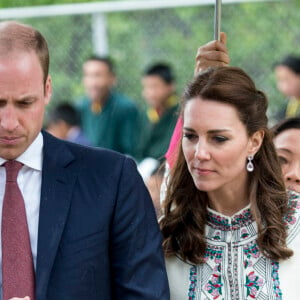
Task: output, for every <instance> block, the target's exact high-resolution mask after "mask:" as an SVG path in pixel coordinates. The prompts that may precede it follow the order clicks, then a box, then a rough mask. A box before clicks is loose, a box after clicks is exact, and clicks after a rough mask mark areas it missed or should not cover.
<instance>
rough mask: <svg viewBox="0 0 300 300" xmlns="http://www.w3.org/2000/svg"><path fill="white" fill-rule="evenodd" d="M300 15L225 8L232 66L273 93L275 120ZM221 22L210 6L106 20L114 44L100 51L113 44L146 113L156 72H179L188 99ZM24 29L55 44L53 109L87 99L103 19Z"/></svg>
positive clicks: (299, 37)
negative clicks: (145, 85)
mask: <svg viewBox="0 0 300 300" xmlns="http://www.w3.org/2000/svg"><path fill="white" fill-rule="evenodd" d="M199 2H200V3H201V0H200V1H199ZM299 13H300V10H299V4H296V3H293V2H285V1H280V2H264V1H261V2H253V3H252V2H249V3H232V4H229V3H228V4H226V5H225V4H223V7H222V24H221V30H222V31H225V32H226V33H227V36H228V48H229V50H230V55H231V65H234V66H239V67H242V68H243V69H244V70H246V71H247V72H248V73H249V74H250V75H251V76H252V78H253V79H254V80H255V82H256V84H257V85H258V86H259V88H261V89H262V90H264V91H265V92H266V93H267V95H268V96H269V101H270V109H269V115H270V116H271V117H272V116H273V115H275V114H276V111H277V110H279V108H280V106H281V105H282V104H283V103H284V101H285V99H284V98H283V96H282V95H280V94H279V92H278V91H277V89H276V84H275V78H274V74H273V69H272V67H273V64H274V63H275V62H276V61H278V60H280V59H281V58H282V56H284V55H286V54H288V53H295V54H300V48H299V43H300V31H299V27H298V25H299ZM213 14H214V7H213V5H208V4H207V5H199V6H193V7H177V8H176V7H175V8H163V9H152V10H144V11H143V10H138V11H125V12H124V11H123V12H112V13H107V14H105V21H106V27H105V35H106V36H105V37H104V38H105V40H103V41H99V43H101V42H103V43H107V45H105V46H106V51H108V54H109V55H110V56H111V57H112V58H113V60H114V62H115V65H116V70H117V74H118V89H120V90H121V91H122V92H123V93H125V94H126V95H128V96H129V97H131V98H132V99H134V100H135V101H136V102H138V103H139V105H141V106H144V101H143V99H142V97H141V82H140V80H141V75H142V73H143V71H144V69H145V68H146V67H147V66H149V65H150V64H152V63H155V62H162V61H163V62H168V63H170V64H171V65H172V66H173V68H174V70H175V73H176V78H177V91H178V94H181V93H182V90H183V88H184V85H185V84H186V83H187V81H189V80H190V79H191V78H192V75H193V68H194V58H195V54H196V51H197V48H198V47H199V46H200V45H202V44H204V43H206V42H207V41H209V40H211V39H212V38H213ZM15 19H18V17H17V16H16V18H15ZM19 21H22V22H25V23H27V24H30V25H32V26H34V27H36V28H38V29H39V30H40V31H41V32H42V33H43V34H44V35H45V37H46V39H47V41H48V43H49V48H50V53H51V67H50V72H51V75H52V79H53V83H54V84H53V86H54V95H53V101H52V103H54V104H55V103H57V102H59V101H62V100H74V99H76V98H77V97H78V96H79V95H81V94H82V93H84V91H83V88H82V84H81V66H82V63H83V62H84V59H85V58H86V57H88V56H89V55H90V54H92V53H93V52H95V45H94V44H93V36H94V30H95V26H94V25H95V23H94V22H95V16H93V15H92V14H83V15H80V14H76V15H69V16H55V17H35V18H31V19H19Z"/></svg>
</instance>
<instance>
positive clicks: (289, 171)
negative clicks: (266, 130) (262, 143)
mask: <svg viewBox="0 0 300 300" xmlns="http://www.w3.org/2000/svg"><path fill="white" fill-rule="evenodd" d="M274 144H275V148H276V151H277V154H278V156H279V159H280V161H281V168H282V172H283V176H284V181H285V185H286V187H287V188H288V189H291V190H294V191H296V192H300V129H287V130H285V131H282V132H281V133H279V134H278V135H277V136H276V137H275V138H274Z"/></svg>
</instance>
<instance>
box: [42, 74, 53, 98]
mask: <svg viewBox="0 0 300 300" xmlns="http://www.w3.org/2000/svg"><path fill="white" fill-rule="evenodd" d="M44 95H45V97H44V98H45V104H48V103H49V102H50V100H51V96H52V79H51V76H50V75H48V77H47V80H46V83H45V87H44Z"/></svg>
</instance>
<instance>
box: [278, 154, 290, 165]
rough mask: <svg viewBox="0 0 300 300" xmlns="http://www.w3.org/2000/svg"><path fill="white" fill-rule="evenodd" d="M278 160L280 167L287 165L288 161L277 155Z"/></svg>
mask: <svg viewBox="0 0 300 300" xmlns="http://www.w3.org/2000/svg"><path fill="white" fill-rule="evenodd" d="M278 158H279V162H280V163H281V164H282V165H284V164H287V163H288V160H287V159H286V158H285V157H283V156H280V155H279V156H278Z"/></svg>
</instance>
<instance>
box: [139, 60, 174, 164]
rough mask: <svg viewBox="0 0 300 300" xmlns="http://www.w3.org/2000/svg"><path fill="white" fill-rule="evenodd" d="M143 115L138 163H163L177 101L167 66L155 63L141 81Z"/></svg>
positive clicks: (171, 76) (172, 80) (172, 78)
mask: <svg viewBox="0 0 300 300" xmlns="http://www.w3.org/2000/svg"><path fill="white" fill-rule="evenodd" d="M142 87H143V91H142V94H143V97H144V99H145V101H146V103H147V106H148V109H147V116H146V118H145V119H146V120H145V122H144V130H143V135H142V141H140V160H143V159H146V158H152V159H155V160H157V161H159V162H161V160H163V157H164V154H165V153H166V151H167V149H168V145H169V142H170V138H171V136H172V133H173V130H174V127H175V124H176V121H177V117H178V114H177V112H178V98H177V96H176V87H175V77H174V74H173V71H172V68H171V66H169V65H168V64H165V63H158V64H154V65H152V66H150V67H149V68H148V69H146V71H145V72H144V74H143V78H142Z"/></svg>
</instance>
